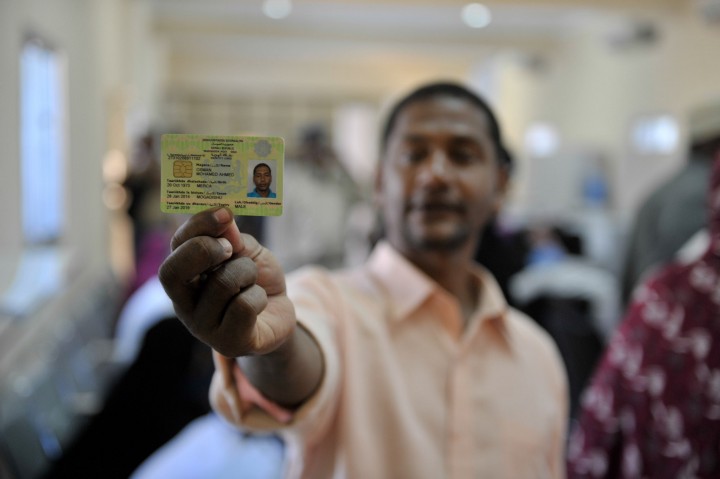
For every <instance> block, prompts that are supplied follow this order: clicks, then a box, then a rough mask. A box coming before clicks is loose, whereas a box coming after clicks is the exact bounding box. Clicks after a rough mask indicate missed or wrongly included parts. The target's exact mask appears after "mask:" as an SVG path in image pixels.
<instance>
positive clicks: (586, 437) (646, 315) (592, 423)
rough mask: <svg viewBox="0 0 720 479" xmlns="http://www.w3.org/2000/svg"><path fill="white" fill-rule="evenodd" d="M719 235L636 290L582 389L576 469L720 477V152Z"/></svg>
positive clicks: (714, 213) (719, 189)
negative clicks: (697, 254)
mask: <svg viewBox="0 0 720 479" xmlns="http://www.w3.org/2000/svg"><path fill="white" fill-rule="evenodd" d="M708 202H709V211H710V215H709V216H710V217H709V231H710V235H711V241H710V246H709V248H708V249H707V250H706V251H705V253H704V254H703V255H702V257H700V258H699V259H697V260H696V261H694V262H692V263H690V264H684V265H681V264H672V265H668V266H667V267H665V268H664V269H662V270H660V271H659V272H658V273H656V274H655V275H653V276H652V277H651V278H650V279H648V280H647V281H646V282H645V283H644V284H643V285H642V286H641V287H640V288H639V289H638V290H637V291H636V293H635V296H634V298H633V302H632V304H631V305H630V307H629V309H628V311H627V314H626V317H625V319H624V320H623V322H622V324H621V325H620V327H619V328H618V331H617V333H616V334H615V336H614V337H613V339H612V340H611V342H610V344H609V345H608V348H607V350H606V352H605V355H604V357H603V359H602V360H601V363H600V365H599V366H598V370H597V371H596V373H595V376H594V378H593V381H592V383H591V385H590V387H589V388H588V389H587V390H586V391H585V394H584V397H583V405H582V413H581V415H580V419H579V422H578V424H576V427H575V428H574V430H573V432H572V434H571V436H570V442H569V445H568V477H569V478H580V477H582V478H599V477H603V478H652V479H655V478H673V479H676V478H720V155H718V156H717V157H716V160H715V164H714V167H713V173H712V179H711V183H710V191H709V194H708Z"/></svg>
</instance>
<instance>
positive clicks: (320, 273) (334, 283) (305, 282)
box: [287, 264, 371, 292]
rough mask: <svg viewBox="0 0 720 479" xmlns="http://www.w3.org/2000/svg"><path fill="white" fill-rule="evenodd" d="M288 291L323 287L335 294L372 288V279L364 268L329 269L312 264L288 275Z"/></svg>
mask: <svg viewBox="0 0 720 479" xmlns="http://www.w3.org/2000/svg"><path fill="white" fill-rule="evenodd" d="M287 284H288V291H290V290H291V289H292V290H297V289H305V290H306V289H315V288H317V287H322V288H325V289H328V290H332V291H334V292H342V291H347V290H361V289H366V288H367V287H369V286H370V284H371V283H370V278H369V277H368V274H367V272H366V270H365V268H362V267H354V268H340V269H329V268H327V267H325V266H320V265H316V264H310V265H306V266H302V267H300V268H298V269H296V270H293V271H292V272H290V273H288V275H287Z"/></svg>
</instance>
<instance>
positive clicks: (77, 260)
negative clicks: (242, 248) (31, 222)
mask: <svg viewBox="0 0 720 479" xmlns="http://www.w3.org/2000/svg"><path fill="white" fill-rule="evenodd" d="M114 4H118V2H117V1H110V0H98V1H92V0H52V1H48V0H46V1H43V0H3V1H2V2H0V65H1V68H0V144H1V145H2V159H1V160H0V161H1V162H2V174H0V224H1V225H2V227H0V245H2V252H1V253H0V256H1V257H2V261H1V262H0V266H2V268H0V289H2V288H3V287H4V286H6V285H7V284H8V283H9V281H10V280H11V279H12V276H13V271H14V268H15V260H16V259H17V258H18V256H19V254H20V251H21V249H22V246H23V245H22V233H21V217H20V211H21V210H20V168H19V165H20V147H19V142H20V131H19V121H20V119H19V118H20V117H19V114H20V112H19V93H20V85H19V76H20V73H19V55H20V51H21V47H22V44H23V39H24V38H25V36H26V35H28V34H34V35H38V36H40V37H42V38H43V39H45V40H47V41H48V42H50V44H51V45H53V46H54V47H56V48H57V49H58V50H59V51H60V52H62V54H63V55H64V56H65V58H66V61H67V97H68V102H67V131H68V149H67V162H66V168H65V172H66V188H67V190H66V195H67V200H66V207H67V211H66V228H65V232H64V236H63V239H62V244H61V247H62V249H64V250H65V251H66V252H67V253H69V254H70V256H71V258H72V261H73V263H72V264H71V268H73V269H82V268H85V267H87V266H88V265H92V264H103V263H105V262H106V257H107V242H108V237H107V223H108V219H107V214H106V209H105V206H104V205H103V201H102V188H103V182H102V168H101V167H102V158H103V155H104V154H105V151H106V148H107V137H108V135H107V129H106V127H107V122H106V120H107V107H108V103H107V100H108V97H107V86H108V82H107V78H108V76H111V75H112V74H113V72H112V71H108V72H105V73H104V72H103V68H106V69H110V66H111V65H113V60H111V59H110V58H113V59H116V56H115V52H114V51H113V50H112V47H115V48H116V47H117V44H115V45H112V42H110V43H109V41H108V40H109V39H108V35H107V34H108V33H111V32H112V24H105V23H100V22H101V20H102V19H103V18H105V19H107V15H105V17H103V15H104V14H106V13H107V9H108V8H110V7H112V6H113V5H114ZM107 28H110V30H107Z"/></svg>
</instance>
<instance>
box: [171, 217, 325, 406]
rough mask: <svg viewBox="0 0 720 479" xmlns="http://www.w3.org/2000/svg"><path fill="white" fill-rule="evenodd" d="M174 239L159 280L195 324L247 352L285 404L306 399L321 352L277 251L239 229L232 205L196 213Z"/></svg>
mask: <svg viewBox="0 0 720 479" xmlns="http://www.w3.org/2000/svg"><path fill="white" fill-rule="evenodd" d="M171 246H172V253H171V254H170V255H169V256H168V258H167V259H166V260H165V261H164V262H163V264H162V265H161V267H160V270H159V277H160V282H161V283H162V285H163V287H164V288H165V291H166V292H167V294H168V296H169V297H170V299H171V300H172V301H173V306H174V308H175V312H176V314H177V316H178V318H179V319H180V320H181V321H182V322H183V324H184V325H185V326H186V327H187V328H188V329H189V330H190V332H191V333H192V334H193V335H195V336H196V337H197V338H198V339H200V340H201V341H203V342H204V343H206V344H208V345H209V346H210V347H212V348H213V349H214V350H216V351H217V352H219V353H220V354H222V355H223V356H225V357H228V358H233V357H242V359H241V360H240V361H241V364H242V367H243V371H244V373H245V375H246V377H247V378H248V379H249V380H250V382H251V383H252V384H253V385H254V386H255V387H256V388H257V389H258V390H259V391H260V392H261V393H262V394H263V395H265V396H266V397H267V398H268V399H270V400H272V401H274V402H276V403H278V404H280V405H283V406H286V407H296V406H298V405H300V404H302V403H303V402H304V401H305V400H306V399H308V398H309V397H310V395H311V394H312V393H313V392H314V391H315V389H317V387H318V386H319V384H320V382H321V380H322V373H323V363H322V354H321V353H320V350H319V347H318V345H317V343H316V342H315V340H314V339H313V338H312V337H311V336H310V335H309V334H308V333H307V332H305V330H304V329H303V328H301V327H299V326H298V325H297V322H296V319H295V310H294V308H293V305H292V302H291V301H290V299H289V298H288V297H287V295H286V290H285V275H284V273H283V271H282V268H281V267H280V265H279V264H278V262H277V261H276V260H275V258H274V256H273V255H272V253H270V251H269V250H267V249H266V248H264V247H263V246H262V245H260V244H259V243H258V242H257V241H256V240H255V238H253V237H252V236H250V235H245V234H242V233H240V231H239V230H238V228H237V225H236V224H235V222H234V219H233V216H232V213H231V212H230V211H229V210H228V209H226V208H213V209H209V210H206V211H203V212H201V213H198V214H196V215H194V216H193V217H192V218H190V219H189V220H188V221H186V222H185V223H184V224H183V225H182V226H181V227H180V228H179V229H178V231H177V232H176V233H175V235H174V236H173V240H172V244H171Z"/></svg>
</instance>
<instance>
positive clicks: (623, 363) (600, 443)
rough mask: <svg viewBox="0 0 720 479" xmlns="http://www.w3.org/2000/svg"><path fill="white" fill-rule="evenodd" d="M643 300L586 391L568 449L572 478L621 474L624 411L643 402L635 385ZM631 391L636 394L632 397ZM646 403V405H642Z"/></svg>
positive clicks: (631, 312) (613, 341) (627, 319)
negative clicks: (634, 390)
mask: <svg viewBox="0 0 720 479" xmlns="http://www.w3.org/2000/svg"><path fill="white" fill-rule="evenodd" d="M642 307H643V306H642V304H640V303H634V304H633V305H631V307H630V309H629V310H628V313H627V315H626V317H625V319H624V321H623V323H622V324H621V326H620V328H619V329H618V331H617V332H616V334H615V335H614V336H613V337H612V339H611V340H610V343H609V344H608V346H607V348H606V350H605V353H604V354H603V357H602V359H601V361H600V363H599V365H598V368H597V370H596V371H595V373H594V375H593V378H592V380H591V382H590V385H589V386H588V388H587V389H586V390H585V392H584V393H583V397H582V403H581V408H580V412H579V415H578V421H577V423H576V424H575V425H574V427H573V430H572V432H571V435H570V442H569V447H568V477H569V478H581V477H582V478H611V477H619V475H620V468H621V461H622V457H621V456H622V451H623V448H624V439H623V435H622V433H621V428H620V425H621V424H620V422H621V418H620V413H621V411H622V410H624V408H627V407H630V405H632V404H638V405H639V407H641V408H642V407H643V406H642V402H643V398H642V397H640V396H641V393H639V392H633V391H632V388H631V387H630V385H631V384H632V383H633V382H634V381H636V377H637V375H638V373H639V370H640V367H641V362H642V345H641V344H640V343H638V342H637V341H635V340H633V338H634V337H638V336H643V335H644V333H640V330H645V329H646V328H645V324H644V322H643V321H642V315H641V311H642ZM628 395H634V399H632V400H631V399H630V397H629V396H628ZM638 401H640V403H638Z"/></svg>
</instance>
